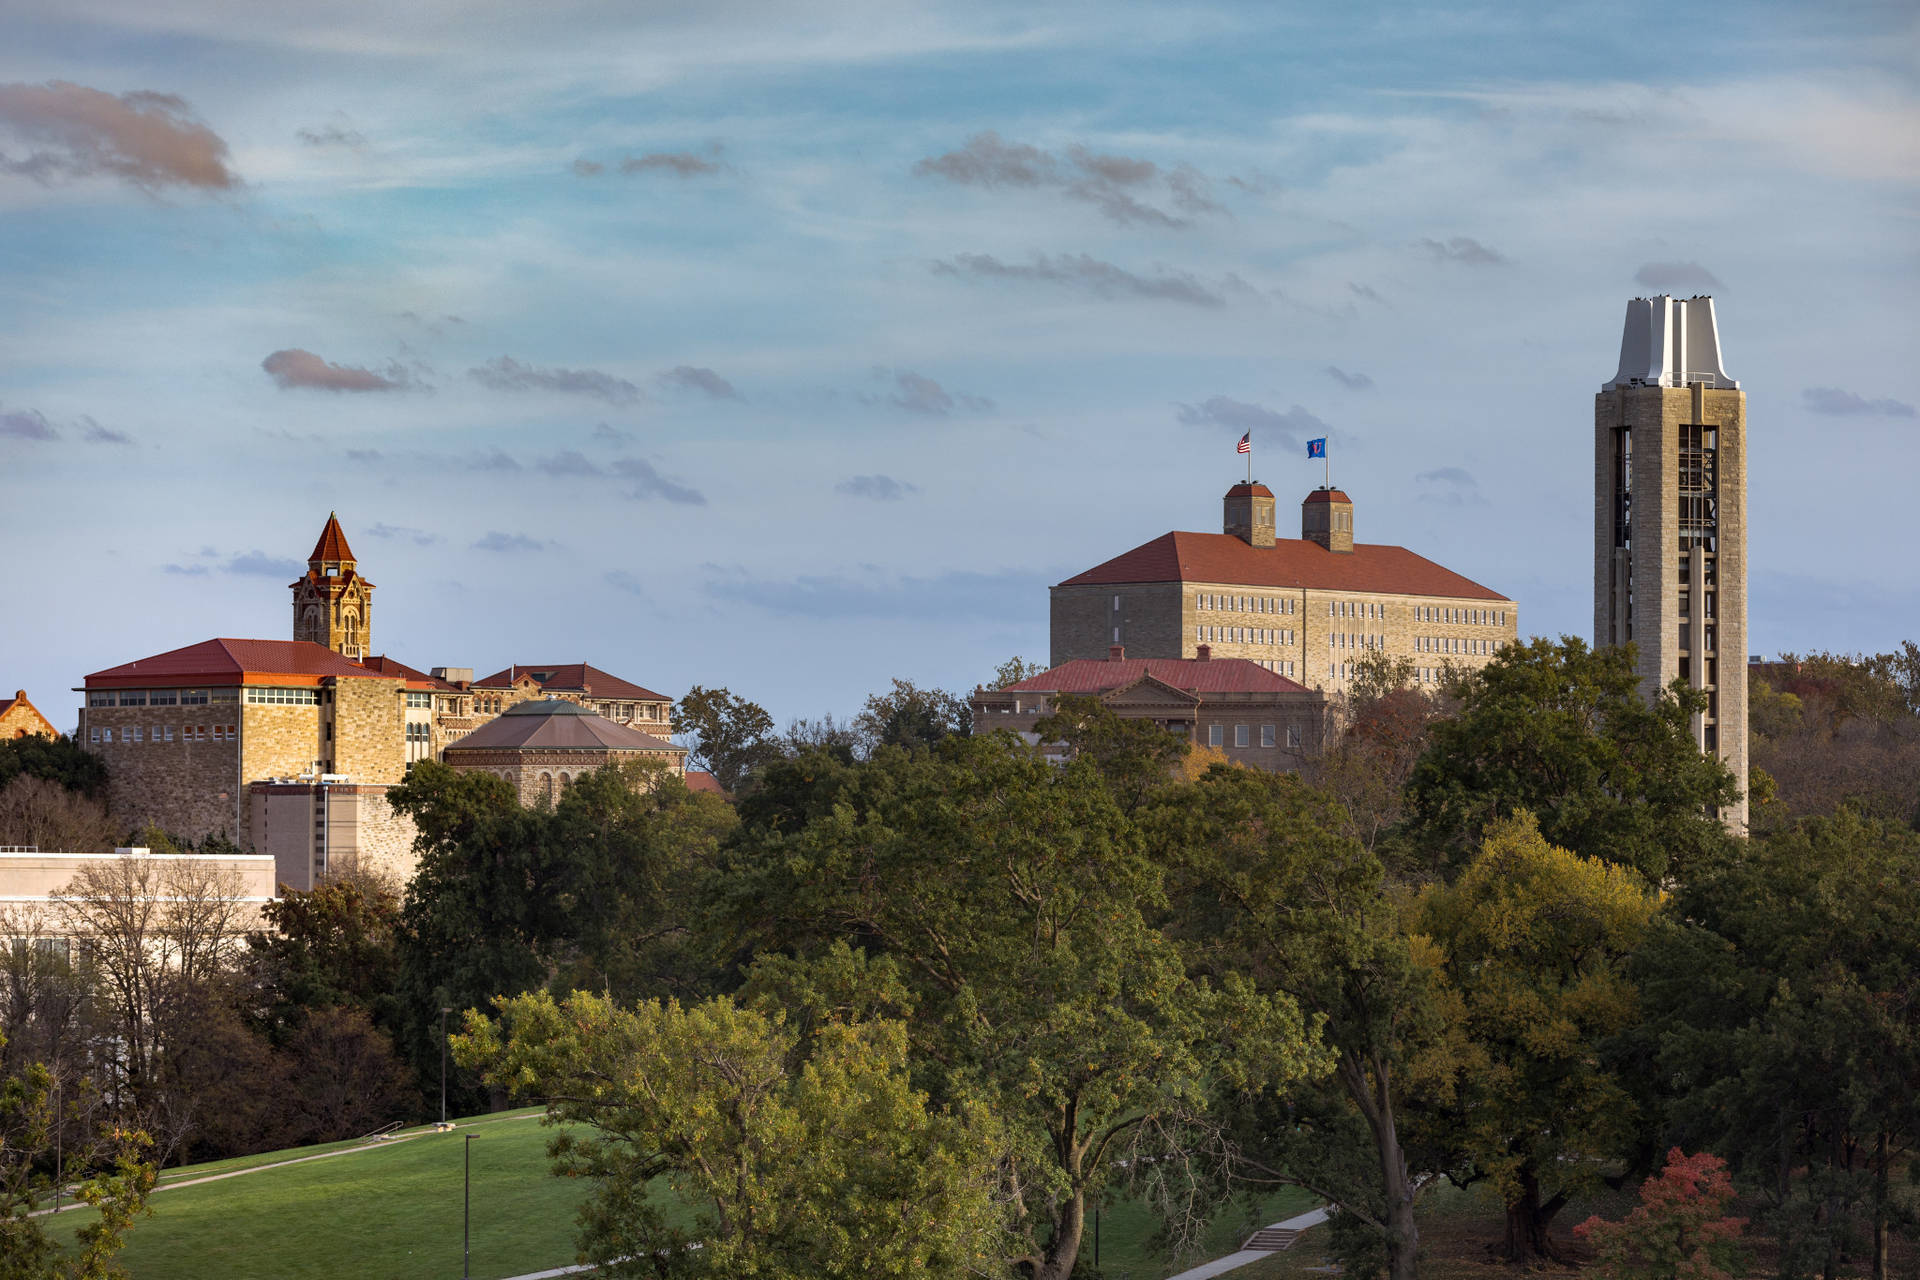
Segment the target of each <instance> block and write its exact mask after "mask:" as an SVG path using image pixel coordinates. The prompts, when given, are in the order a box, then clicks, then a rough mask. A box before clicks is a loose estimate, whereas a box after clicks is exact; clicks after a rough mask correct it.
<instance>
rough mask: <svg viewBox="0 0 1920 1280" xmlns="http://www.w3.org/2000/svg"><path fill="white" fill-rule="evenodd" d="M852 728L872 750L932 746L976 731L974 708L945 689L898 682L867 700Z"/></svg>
mask: <svg viewBox="0 0 1920 1280" xmlns="http://www.w3.org/2000/svg"><path fill="white" fill-rule="evenodd" d="M853 727H854V729H855V731H856V732H858V733H859V734H860V737H861V739H862V740H863V741H864V742H865V744H866V747H867V749H868V750H869V751H871V750H873V749H874V748H876V747H905V748H907V749H909V750H911V749H912V748H914V747H931V746H933V745H934V744H935V743H937V742H939V741H940V740H941V739H943V738H947V737H951V736H953V735H954V734H968V733H971V732H973V709H972V708H971V707H969V706H968V705H967V702H966V700H965V699H964V698H958V697H955V696H954V695H953V694H951V693H948V692H946V691H945V690H944V689H922V688H920V687H919V686H918V685H916V684H914V683H913V682H912V681H911V680H900V679H896V680H894V682H893V688H892V689H890V690H888V691H887V692H886V693H876V694H873V695H871V696H869V697H868V698H867V701H866V705H865V706H863V707H861V709H860V714H859V715H858V716H856V717H854V721H853Z"/></svg>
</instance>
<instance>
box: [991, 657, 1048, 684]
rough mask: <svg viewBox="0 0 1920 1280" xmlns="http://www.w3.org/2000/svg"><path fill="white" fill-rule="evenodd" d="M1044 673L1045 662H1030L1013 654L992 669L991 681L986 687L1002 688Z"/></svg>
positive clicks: (1045, 669)
mask: <svg viewBox="0 0 1920 1280" xmlns="http://www.w3.org/2000/svg"><path fill="white" fill-rule="evenodd" d="M1046 673H1047V666H1046V664H1045V663H1042V662H1031V661H1029V660H1028V659H1026V658H1022V657H1020V656H1018V655H1015V656H1014V657H1011V658H1008V659H1007V660H1006V661H1005V662H1003V663H1001V664H1000V665H999V666H997V667H995V668H994V669H993V681H992V683H990V684H988V685H987V688H989V689H1004V688H1006V687H1007V686H1008V685H1010V684H1019V683H1020V682H1021V681H1022V680H1031V679H1032V678H1033V677H1034V676H1039V675H1045V674H1046Z"/></svg>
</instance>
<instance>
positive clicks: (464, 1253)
mask: <svg viewBox="0 0 1920 1280" xmlns="http://www.w3.org/2000/svg"><path fill="white" fill-rule="evenodd" d="M475 1136H476V1135H474V1134H471V1133H470V1134H468V1135H467V1142H466V1152H467V1176H466V1189H465V1191H464V1193H463V1195H464V1199H465V1202H466V1203H465V1205H464V1207H463V1208H462V1210H461V1219H460V1254H461V1259H460V1280H473V1140H474V1138H475Z"/></svg>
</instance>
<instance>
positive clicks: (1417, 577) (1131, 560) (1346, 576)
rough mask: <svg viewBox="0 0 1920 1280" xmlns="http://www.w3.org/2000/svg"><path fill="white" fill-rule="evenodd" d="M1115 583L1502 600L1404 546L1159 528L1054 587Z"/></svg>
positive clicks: (1478, 585)
mask: <svg viewBox="0 0 1920 1280" xmlns="http://www.w3.org/2000/svg"><path fill="white" fill-rule="evenodd" d="M1335 492H1338V490H1335ZM1119 582H1219V583H1226V584H1232V585H1241V586H1249V587H1297V588H1307V589H1312V590H1320V591H1368V592H1375V593H1378V594H1381V595H1405V596H1435V597H1442V598H1445V599H1457V600H1506V599H1507V597H1506V596H1503V595H1501V594H1500V593H1499V592H1497V591H1492V590H1489V589H1488V588H1486V587H1483V586H1481V585H1480V584H1479V583H1477V582H1474V581H1473V580H1472V579H1470V578H1464V577H1462V576H1460V575H1459V574H1457V573H1455V572H1454V571H1453V570H1451V569H1445V568H1442V567H1441V566H1439V565H1437V564H1435V563H1434V562H1433V561H1431V560H1429V559H1427V558H1426V557H1425V556H1419V555H1415V554H1414V553H1413V552H1411V551H1409V550H1407V549H1406V548H1405V547H1391V546H1387V545H1385V544H1383V543H1365V542H1360V543H1355V544H1354V547H1353V550H1352V551H1329V550H1327V549H1326V548H1325V547H1323V546H1321V545H1320V544H1319V543H1317V542H1309V541H1307V540H1306V539H1304V538H1281V539H1277V540H1276V541H1275V542H1274V544H1273V546H1271V547H1255V546H1251V545H1249V544H1248V543H1246V542H1243V541H1241V540H1240V539H1239V538H1236V537H1234V536H1233V535H1232V534H1230V533H1164V534H1161V535H1160V536H1159V537H1157V538H1155V539H1154V540H1153V541H1151V542H1146V543H1142V544H1141V545H1139V546H1137V547H1135V548H1134V549H1133V550H1131V551H1129V552H1126V553H1125V554H1123V555H1118V556H1115V557H1114V558H1113V559H1111V560H1109V561H1107V562H1106V563H1105V564H1102V565H1096V566H1094V567H1093V568H1091V569H1089V570H1087V571H1086V572H1085V573H1081V574H1076V575H1075V576H1073V577H1071V578H1068V579H1067V580H1066V581H1065V582H1063V583H1061V584H1060V585H1061V586H1063V587H1081V586H1093V585H1101V584H1107V583H1119Z"/></svg>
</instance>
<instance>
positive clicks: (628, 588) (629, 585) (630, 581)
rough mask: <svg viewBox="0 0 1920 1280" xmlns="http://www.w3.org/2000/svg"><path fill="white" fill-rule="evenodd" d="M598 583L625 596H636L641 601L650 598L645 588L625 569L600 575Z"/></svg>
mask: <svg viewBox="0 0 1920 1280" xmlns="http://www.w3.org/2000/svg"><path fill="white" fill-rule="evenodd" d="M600 581H602V582H604V583H606V584H607V585H608V586H610V587H612V588H613V589H614V590H615V591H624V592H625V593H626V594H628V595H630V596H637V597H639V598H640V599H642V600H646V599H649V598H650V597H649V596H648V595H647V589H646V587H645V586H644V585H642V583H641V581H640V579H638V578H636V577H634V576H633V575H632V574H631V573H629V572H627V571H626V570H625V569H613V570H610V571H608V572H606V573H603V574H601V575H600Z"/></svg>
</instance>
